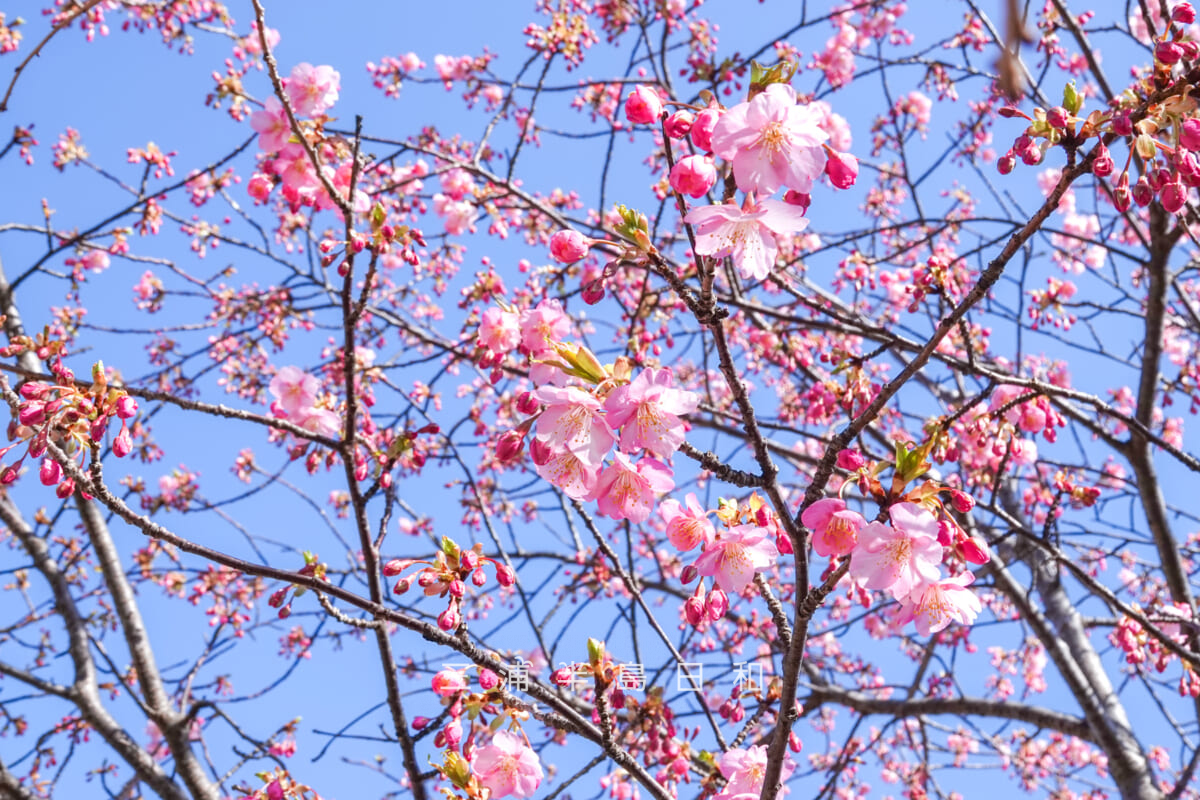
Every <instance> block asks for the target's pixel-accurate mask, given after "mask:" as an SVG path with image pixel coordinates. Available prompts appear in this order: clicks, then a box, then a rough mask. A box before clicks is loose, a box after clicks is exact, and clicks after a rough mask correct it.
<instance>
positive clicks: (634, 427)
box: [604, 368, 700, 458]
mask: <svg viewBox="0 0 1200 800" xmlns="http://www.w3.org/2000/svg"><path fill="white" fill-rule="evenodd" d="M673 384H674V376H673V375H672V373H671V370H670V369H665V368H664V369H646V370H643V371H642V372H640V373H639V374H638V376H637V377H636V378H634V379H633V381H632V382H631V383H629V384H628V385H626V386H620V387H618V388H616V389H614V390H613V391H612V392H611V393H610V394H609V395H608V397H607V398H606V399H605V401H604V410H605V411H607V412H608V424H609V425H611V426H612V427H613V428H620V429H621V450H623V451H624V452H626V453H632V452H635V451H636V450H637V449H638V448H645V449H646V451H647V452H649V453H652V454H654V455H656V456H659V457H660V458H669V457H670V456H671V454H672V453H674V452H675V451H676V450H678V449H679V446H680V445H681V444H683V438H684V424H683V420H681V419H680V418H679V416H678V415H680V414H690V413H692V412H693V411H695V410H696V407H697V406H699V405H700V397H699V396H698V395H697V394H696V393H695V392H688V391H685V390H683V389H676V388H674V386H673Z"/></svg>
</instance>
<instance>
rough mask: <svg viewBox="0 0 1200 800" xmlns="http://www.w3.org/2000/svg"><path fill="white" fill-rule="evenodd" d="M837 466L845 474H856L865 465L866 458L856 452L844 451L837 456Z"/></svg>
mask: <svg viewBox="0 0 1200 800" xmlns="http://www.w3.org/2000/svg"><path fill="white" fill-rule="evenodd" d="M837 465H838V467H839V468H840V469H844V470H846V471H847V472H858V471H859V470H860V469H862V468H863V467H865V466H866V465H867V458H866V456H864V455H863V454H862V453H860V452H858V451H857V450H850V449H845V450H842V451H840V452H839V453H838V454H837Z"/></svg>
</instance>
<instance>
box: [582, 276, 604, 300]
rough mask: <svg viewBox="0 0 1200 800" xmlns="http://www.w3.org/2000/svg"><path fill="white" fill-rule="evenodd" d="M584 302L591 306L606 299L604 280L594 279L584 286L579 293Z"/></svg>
mask: <svg viewBox="0 0 1200 800" xmlns="http://www.w3.org/2000/svg"><path fill="white" fill-rule="evenodd" d="M579 296H580V298H581V299H582V300H583V302H585V303H587V304H588V305H589V306H594V305H596V303H599V302H600V301H601V300H603V299H604V282H603V281H602V280H594V281H591V282H589V283H588V284H587V285H586V286H584V287H583V290H582V291H581V292H580V293H579Z"/></svg>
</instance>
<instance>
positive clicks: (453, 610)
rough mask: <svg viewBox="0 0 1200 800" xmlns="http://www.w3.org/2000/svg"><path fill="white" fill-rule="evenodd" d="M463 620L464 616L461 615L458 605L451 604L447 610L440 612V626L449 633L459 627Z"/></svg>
mask: <svg viewBox="0 0 1200 800" xmlns="http://www.w3.org/2000/svg"><path fill="white" fill-rule="evenodd" d="M461 622H462V617H460V616H459V614H458V607H457V606H456V605H453V604H451V605H450V606H447V607H446V610H445V611H443V612H442V613H441V614H438V619H437V623H438V627H439V628H441V629H442V630H444V631H446V632H447V633H449V632H450V631H452V630H455V629H457V628H458V626H459V624H460V623H461Z"/></svg>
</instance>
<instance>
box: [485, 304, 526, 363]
mask: <svg viewBox="0 0 1200 800" xmlns="http://www.w3.org/2000/svg"><path fill="white" fill-rule="evenodd" d="M477 343H478V344H479V346H480V347H483V348H485V349H487V350H490V351H491V352H493V353H501V354H504V353H507V352H509V351H510V350H513V349H514V348H515V347H516V346H517V345H519V344H520V343H521V320H520V318H519V317H518V316H517V315H516V314H515V313H514V312H512V311H505V310H504V309H501V308H496V307H495V306H492V307H491V308H489V309H487V310H486V311H484V312H483V317H482V318H481V319H480V320H479V338H478V339H477Z"/></svg>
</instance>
